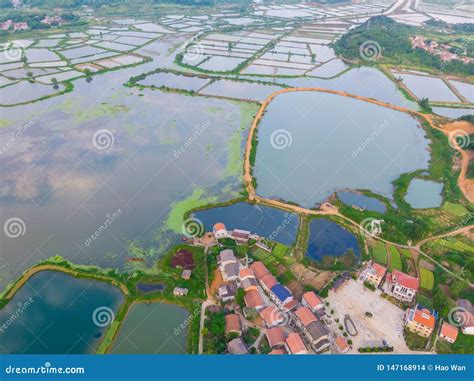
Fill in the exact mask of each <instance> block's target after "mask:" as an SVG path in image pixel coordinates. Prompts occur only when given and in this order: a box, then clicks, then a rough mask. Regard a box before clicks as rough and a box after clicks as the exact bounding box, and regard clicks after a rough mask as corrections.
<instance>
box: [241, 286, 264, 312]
mask: <svg viewBox="0 0 474 381" xmlns="http://www.w3.org/2000/svg"><path fill="white" fill-rule="evenodd" d="M244 301H245V305H246V306H247V308H255V309H257V310H260V309H262V308H263V307H265V303H264V301H263V299H262V297H261V295H260V293H259V292H258V291H256V290H250V291H247V292H246V293H245V296H244Z"/></svg>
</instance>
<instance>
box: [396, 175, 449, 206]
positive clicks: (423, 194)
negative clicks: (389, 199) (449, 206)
mask: <svg viewBox="0 0 474 381" xmlns="http://www.w3.org/2000/svg"><path fill="white" fill-rule="evenodd" d="M442 191H443V184H442V183H438V182H436V181H431V180H422V179H413V180H412V181H411V182H410V185H409V186H408V190H407V194H406V196H405V201H406V202H408V203H409V204H410V205H411V207H412V208H414V209H425V208H437V207H438V206H440V205H441V202H442V201H443V197H442V195H441V193H442Z"/></svg>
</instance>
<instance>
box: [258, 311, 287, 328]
mask: <svg viewBox="0 0 474 381" xmlns="http://www.w3.org/2000/svg"><path fill="white" fill-rule="evenodd" d="M260 316H261V318H262V319H263V321H264V322H265V325H266V326H267V328H272V327H276V326H277V325H281V324H283V323H284V322H285V315H284V314H283V313H281V312H280V311H279V310H278V309H277V308H275V307H273V306H268V307H265V308H264V309H263V310H261V311H260Z"/></svg>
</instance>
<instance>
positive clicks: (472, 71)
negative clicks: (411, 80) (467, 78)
mask: <svg viewBox="0 0 474 381" xmlns="http://www.w3.org/2000/svg"><path fill="white" fill-rule="evenodd" d="M423 31H424V30H423V28H420V27H415V26H410V25H405V24H400V23H397V22H396V21H394V20H392V19H391V18H389V17H386V16H376V17H372V18H370V19H369V20H367V21H366V22H365V23H364V24H362V25H359V26H358V27H356V28H354V29H352V30H350V31H349V32H348V33H347V34H345V35H344V36H342V37H341V38H340V39H339V40H338V41H337V42H336V43H335V44H334V49H335V51H336V53H337V54H339V55H341V56H342V57H344V58H347V59H349V60H357V61H367V60H373V61H381V62H386V63H393V64H405V65H412V66H417V67H428V68H433V69H437V70H440V71H443V72H447V73H456V74H464V75H474V64H472V63H471V64H464V63H462V62H461V61H451V62H443V61H442V60H441V59H440V58H439V57H438V56H435V55H432V54H429V53H428V52H426V51H424V50H422V49H412V47H411V43H410V36H413V35H417V34H423Z"/></svg>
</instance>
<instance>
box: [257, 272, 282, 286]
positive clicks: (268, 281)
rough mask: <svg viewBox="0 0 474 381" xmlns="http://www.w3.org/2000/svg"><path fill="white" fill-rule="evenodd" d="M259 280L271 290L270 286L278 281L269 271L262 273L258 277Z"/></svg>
mask: <svg viewBox="0 0 474 381" xmlns="http://www.w3.org/2000/svg"><path fill="white" fill-rule="evenodd" d="M260 282H262V283H263V284H264V285H265V287H267V288H268V289H269V290H271V289H272V287H273V286H274V285H276V284H277V283H278V281H277V280H276V278H275V277H274V276H273V275H272V274H270V273H268V274H266V275H264V276H263V277H262V278H261V279H260Z"/></svg>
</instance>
